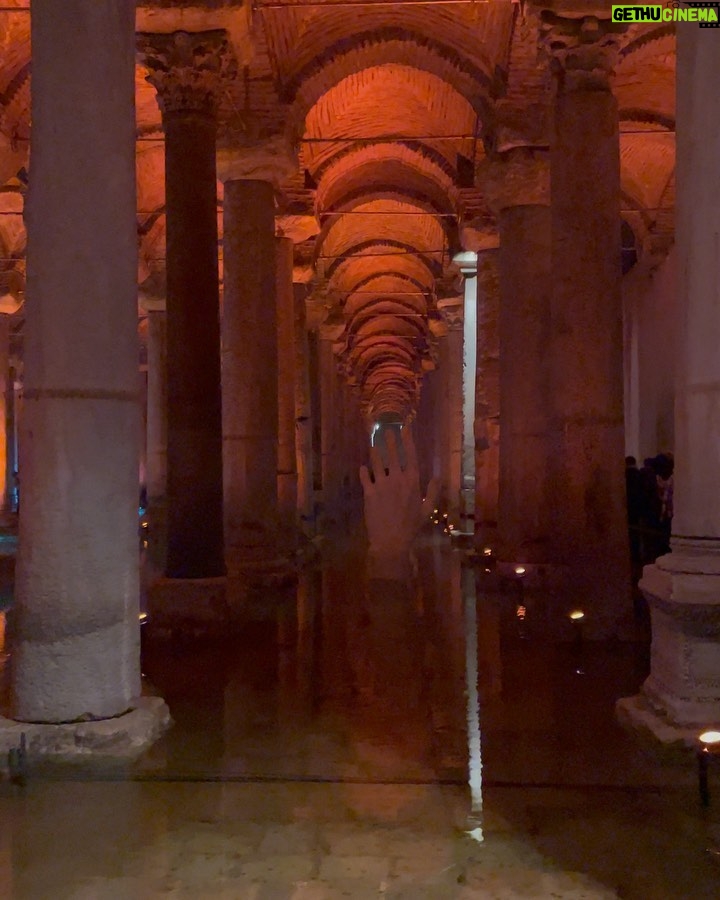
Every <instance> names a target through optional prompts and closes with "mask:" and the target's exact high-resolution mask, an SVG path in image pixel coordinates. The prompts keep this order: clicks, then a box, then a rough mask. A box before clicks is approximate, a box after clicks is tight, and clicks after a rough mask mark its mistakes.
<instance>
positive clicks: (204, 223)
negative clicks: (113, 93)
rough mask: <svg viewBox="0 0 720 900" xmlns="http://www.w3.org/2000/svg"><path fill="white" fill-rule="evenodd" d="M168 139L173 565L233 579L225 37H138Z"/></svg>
mask: <svg viewBox="0 0 720 900" xmlns="http://www.w3.org/2000/svg"><path fill="white" fill-rule="evenodd" d="M138 42H139V47H140V49H141V51H142V52H143V53H144V55H145V59H146V64H147V66H148V68H149V75H148V80H149V81H150V82H151V84H153V85H154V86H155V87H156V88H157V90H158V102H159V104H160V108H161V111H162V118H163V128H164V131H165V203H166V221H167V253H166V256H167V397H168V413H167V523H168V526H167V527H168V531H167V566H166V574H167V575H168V577H170V578H208V577H214V576H219V575H223V574H224V573H225V559H224V546H223V494H222V431H221V400H220V326H219V310H220V302H219V289H218V250H217V242H218V230H217V173H216V164H215V151H216V132H217V96H218V91H219V88H220V84H221V81H222V77H223V74H224V72H225V69H226V68H227V67H228V65H229V64H230V62H231V57H230V50H229V45H228V42H227V39H226V36H225V32H223V31H206V32H201V33H197V34H187V33H185V32H175V33H174V34H153V35H139V37H138Z"/></svg>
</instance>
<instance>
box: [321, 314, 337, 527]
mask: <svg viewBox="0 0 720 900" xmlns="http://www.w3.org/2000/svg"><path fill="white" fill-rule="evenodd" d="M335 339H336V331H335V330H334V329H333V328H330V329H326V328H324V327H321V328H320V341H319V360H318V363H319V366H318V368H319V381H320V404H321V409H320V433H321V440H320V459H321V473H322V496H323V519H324V525H331V524H332V523H334V522H336V521H337V516H338V514H339V497H340V474H339V473H340V467H339V459H338V456H339V441H338V437H339V434H338V422H337V420H338V416H339V415H340V409H339V402H338V399H339V398H338V394H339V384H338V373H337V363H336V361H335V351H334V350H333V342H334V341H335Z"/></svg>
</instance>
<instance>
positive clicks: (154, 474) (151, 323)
mask: <svg viewBox="0 0 720 900" xmlns="http://www.w3.org/2000/svg"><path fill="white" fill-rule="evenodd" d="M146 305H149V301H146ZM162 307H163V308H157V309H153V308H150V309H148V335H147V348H148V349H147V359H148V370H147V470H146V471H147V496H148V522H149V525H150V529H149V536H148V537H149V542H150V547H151V550H152V553H151V557H152V559H153V561H155V562H157V563H158V564H160V565H162V566H163V567H164V565H165V552H166V551H165V547H166V541H167V535H166V530H167V521H166V498H165V492H166V489H167V358H166V320H165V309H164V304H162Z"/></svg>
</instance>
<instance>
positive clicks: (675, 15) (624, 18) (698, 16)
mask: <svg viewBox="0 0 720 900" xmlns="http://www.w3.org/2000/svg"><path fill="white" fill-rule="evenodd" d="M612 20H613V22H698V23H708V24H710V23H715V24H717V22H718V6H717V5H716V4H712V5H710V4H708V5H707V6H699V5H698V6H691V7H687V8H685V7H681V6H679V5H677V6H675V5H673V6H660V5H656V4H653V5H643V6H640V5H630V4H623V5H622V6H613V7H612Z"/></svg>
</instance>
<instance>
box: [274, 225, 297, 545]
mask: <svg viewBox="0 0 720 900" xmlns="http://www.w3.org/2000/svg"><path fill="white" fill-rule="evenodd" d="M275 254H276V290H277V339H278V467H277V490H278V512H279V515H280V519H281V521H282V523H283V527H284V528H285V530H287V531H288V533H292V532H294V530H295V526H296V518H297V482H298V472H297V454H296V449H295V398H296V390H295V379H296V376H297V361H296V351H295V293H294V289H293V242H292V241H291V240H290V238H286V237H278V238H275Z"/></svg>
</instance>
